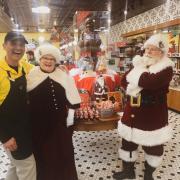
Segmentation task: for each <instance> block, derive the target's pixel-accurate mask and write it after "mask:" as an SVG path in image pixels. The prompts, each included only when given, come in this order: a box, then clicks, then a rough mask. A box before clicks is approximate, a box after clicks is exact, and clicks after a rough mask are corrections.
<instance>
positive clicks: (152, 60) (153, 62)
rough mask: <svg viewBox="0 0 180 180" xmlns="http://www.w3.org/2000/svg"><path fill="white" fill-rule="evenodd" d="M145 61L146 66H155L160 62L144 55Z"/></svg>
mask: <svg viewBox="0 0 180 180" xmlns="http://www.w3.org/2000/svg"><path fill="white" fill-rule="evenodd" d="M143 61H144V64H145V65H146V66H151V65H153V64H156V62H157V61H158V60H157V59H155V58H151V57H148V56H147V55H144V56H143Z"/></svg>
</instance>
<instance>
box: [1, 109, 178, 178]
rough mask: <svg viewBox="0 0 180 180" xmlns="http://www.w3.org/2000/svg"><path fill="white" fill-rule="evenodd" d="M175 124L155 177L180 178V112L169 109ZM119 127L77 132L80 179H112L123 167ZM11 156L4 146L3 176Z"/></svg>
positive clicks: (138, 170)
mask: <svg viewBox="0 0 180 180" xmlns="http://www.w3.org/2000/svg"><path fill="white" fill-rule="evenodd" d="M169 118H170V123H171V124H172V126H173V137H172V141H170V142H169V143H167V144H166V145H165V153H164V160H163V164H162V165H161V166H160V167H159V168H158V170H157V171H156V172H155V174H154V175H155V180H158V179H162V180H180V151H179V149H180V114H177V113H174V112H171V111H170V112H169ZM120 140H121V139H120V138H119V137H118V134H117V131H116V130H113V131H101V132H75V133H74V145H75V159H76V166H77V171H78V176H79V180H108V179H110V180H112V179H113V178H112V172H113V171H114V170H115V171H118V170H120V169H121V161H120V160H119V159H118V146H119V143H120ZM8 165H9V160H8V158H7V156H6V154H5V153H4V151H3V149H2V146H0V180H3V178H4V177H5V174H6V172H7V168H8ZM141 169H143V152H142V151H140V153H139V159H138V161H137V162H136V174H137V177H136V179H137V180H143V172H142V171H141Z"/></svg>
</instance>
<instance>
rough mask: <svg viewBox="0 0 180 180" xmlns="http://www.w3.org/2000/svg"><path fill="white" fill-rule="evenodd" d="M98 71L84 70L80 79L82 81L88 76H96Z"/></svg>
mask: <svg viewBox="0 0 180 180" xmlns="http://www.w3.org/2000/svg"><path fill="white" fill-rule="evenodd" d="M96 76H97V75H96V72H94V71H86V72H83V73H82V74H81V75H80V78H79V80H78V81H81V80H82V79H84V78H88V77H96Z"/></svg>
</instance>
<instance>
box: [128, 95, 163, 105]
mask: <svg viewBox="0 0 180 180" xmlns="http://www.w3.org/2000/svg"><path fill="white" fill-rule="evenodd" d="M127 100H128V101H131V96H128V97H127ZM133 101H136V98H134V97H133ZM164 102H166V96H164V95H159V96H141V98H140V106H142V105H144V106H146V105H157V104H162V103H164Z"/></svg>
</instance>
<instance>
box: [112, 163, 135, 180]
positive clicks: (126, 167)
mask: <svg viewBox="0 0 180 180" xmlns="http://www.w3.org/2000/svg"><path fill="white" fill-rule="evenodd" d="M134 164H135V162H125V161H123V170H122V171H121V172H115V173H114V174H113V178H114V179H116V180H120V179H135V178H136V175H135V171H134Z"/></svg>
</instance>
